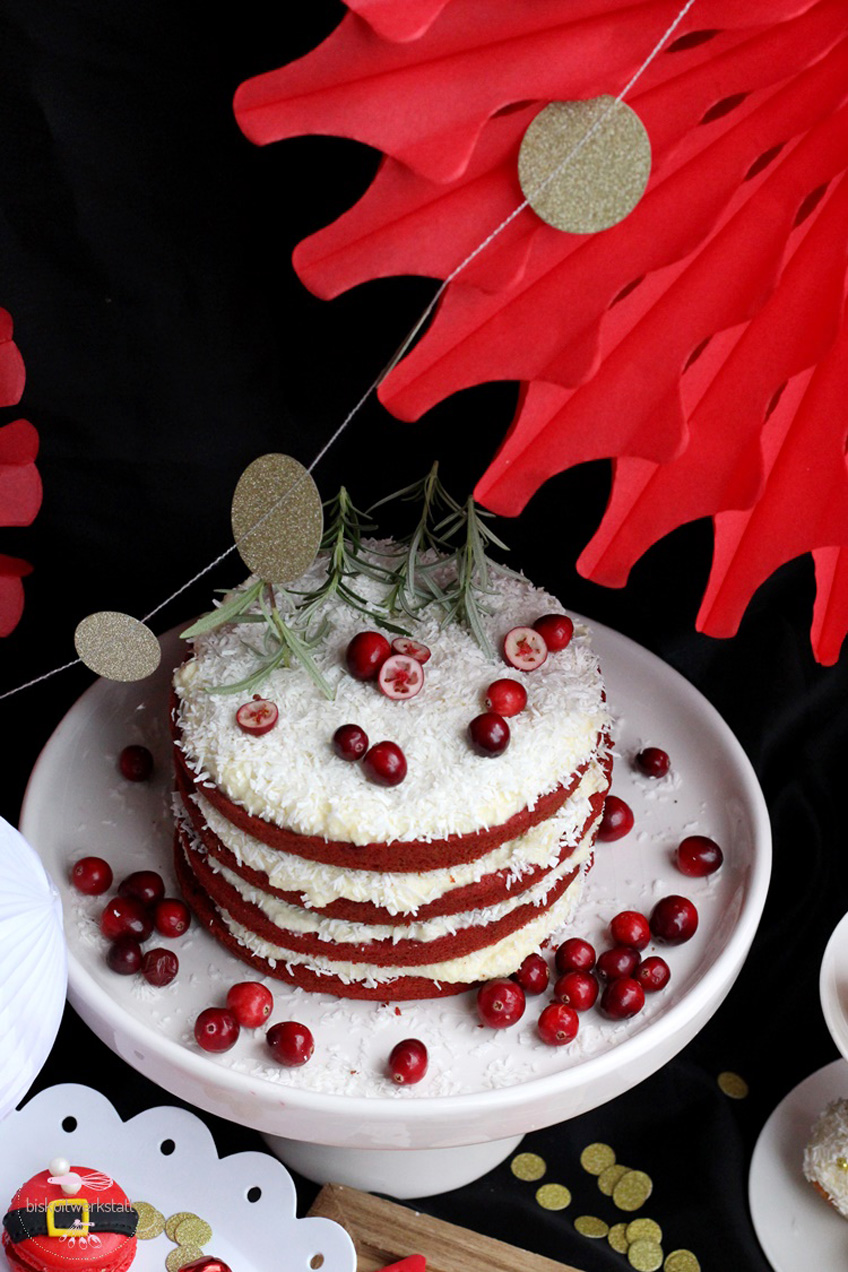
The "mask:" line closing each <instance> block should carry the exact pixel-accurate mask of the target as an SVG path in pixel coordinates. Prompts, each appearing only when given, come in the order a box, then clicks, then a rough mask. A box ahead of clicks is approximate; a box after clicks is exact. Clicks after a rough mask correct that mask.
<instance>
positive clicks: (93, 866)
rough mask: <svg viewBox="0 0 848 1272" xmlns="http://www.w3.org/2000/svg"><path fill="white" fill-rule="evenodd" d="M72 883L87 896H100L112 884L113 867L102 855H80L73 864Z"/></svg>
mask: <svg viewBox="0 0 848 1272" xmlns="http://www.w3.org/2000/svg"><path fill="white" fill-rule="evenodd" d="M71 883H72V884H73V885H74V887H75V888H76V890H77V892H82V893H83V894H84V895H85V896H87V897H99V896H100V895H101V894H102V893H104V892H108V891H109V889H110V888H111V886H112V867H111V866H110V865H109V862H108V861H104V860H103V858H102V857H80V859H79V861H75V862H74V864H73V865H72V866H71Z"/></svg>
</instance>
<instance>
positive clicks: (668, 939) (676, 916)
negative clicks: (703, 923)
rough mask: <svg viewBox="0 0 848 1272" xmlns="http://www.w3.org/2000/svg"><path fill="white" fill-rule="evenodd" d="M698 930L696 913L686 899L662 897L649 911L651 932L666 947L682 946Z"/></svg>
mask: <svg viewBox="0 0 848 1272" xmlns="http://www.w3.org/2000/svg"><path fill="white" fill-rule="evenodd" d="M697 930H698V911H697V910H696V909H695V906H694V905H693V904H692V902H691V901H690V900H689V899H688V897H678V896H670V897H663V898H662V900H661V901H658V902H657V904H656V905H655V906H654V908H653V910H652V911H651V931H652V933H653V934H654V936H655V937H656V939H657V940H658V941H663V942H664V943H665V944H666V945H682V944H683V942H684V941H688V940H691V938H692V937H693V936H694V935H695V933H696V931H697Z"/></svg>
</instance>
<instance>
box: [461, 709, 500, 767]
mask: <svg viewBox="0 0 848 1272" xmlns="http://www.w3.org/2000/svg"><path fill="white" fill-rule="evenodd" d="M509 737H510V734H509V725H508V724H507V722H506V720H504V718H503V716H499V715H498V714H497V712H495V711H484V712H483V714H482V715H478V716H475V717H474V719H473V720H472V721H471V722H470V723H469V725H468V738H469V741H470V742H471V746H472V749H473V750H474V751H475V752H476V753H477V755H488V756H492V757H494V756H496V755H503V753H504V751H505V750H506V748H507V747H508V746H509Z"/></svg>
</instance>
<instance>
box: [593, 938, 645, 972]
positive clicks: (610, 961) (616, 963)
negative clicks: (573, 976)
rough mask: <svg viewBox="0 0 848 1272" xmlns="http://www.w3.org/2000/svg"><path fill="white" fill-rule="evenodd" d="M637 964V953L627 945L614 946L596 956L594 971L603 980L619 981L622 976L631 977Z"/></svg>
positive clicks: (638, 960)
mask: <svg viewBox="0 0 848 1272" xmlns="http://www.w3.org/2000/svg"><path fill="white" fill-rule="evenodd" d="M639 962H640V959H639V954H638V952H637V951H636V950H634V949H631V947H630V946H629V945H614V946H613V947H612V949H609V950H604V951H603V953H602V954H599V955H598V962H597V964H596V967H595V970H596V972H597V973H598V975H599V976H603V978H604V980H608V981H609V980H620V979H621V977H622V976H632V975H633V973H634V972H635V971H636V968H637V967H638V966H639Z"/></svg>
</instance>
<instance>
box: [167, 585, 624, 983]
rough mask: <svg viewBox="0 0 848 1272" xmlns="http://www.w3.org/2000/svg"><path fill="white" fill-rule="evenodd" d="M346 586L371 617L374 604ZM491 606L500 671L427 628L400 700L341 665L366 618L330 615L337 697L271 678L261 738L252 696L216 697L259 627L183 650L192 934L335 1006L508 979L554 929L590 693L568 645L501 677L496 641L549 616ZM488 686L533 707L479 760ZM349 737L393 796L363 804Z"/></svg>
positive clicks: (179, 684)
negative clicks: (389, 770) (383, 753)
mask: <svg viewBox="0 0 848 1272" xmlns="http://www.w3.org/2000/svg"><path fill="white" fill-rule="evenodd" d="M325 569H326V566H325V565H323V564H322V563H320V562H319V563H316V566H315V567H314V568H313V571H311V572H310V576H309V577H307V578H306V579H305V580H303V582H302V584H298V585H297V587H298V588H300V587H302V588H303V589H307V588H309V587H314V586H315V584H316V582H318V581H320V578H321V575H322V571H324V570H325ZM356 582H357V588H358V590H359V592H360V594H362V595H365V596H366V598H367V599H368V600H369V601H371V602H372V603H373V605H374V606H375V608H376V607H377V606H378V605H379V603H380V600H381V599H382V596H381V585H380V584H379V583H378V582H376V581H374V580H371V579H369V578H367V577H364V576H360V577H358V578H357V580H356ZM490 586H491V591H490V592H488V593H487V595H486V603H487V606H488V609H489V610H490V613H489V614H488V615H486V616H485V618H484V620H483V621H484V624H485V628H486V631H487V635H488V637H489V641H490V643H491V647H492V648H494V649H495V650H496V651H497V653H496V655H495V657H492V655H491V653H489V654H487V653H486V652H485V651H484V649H482V648H481V647H480V646H479V645H478V644H477V642H476V641H475V640H474V639H473V638H472V637H471V635H470V634H469V633H468V632H467V631H466V630H465V629H464V628H463V627H461V626H459V625H457V624H451V625H450V626H447V627H442V626H441V625H440V616H439V615H438V613H435V612H434V613H433V614H432V616H428V614H427V612H426V611H425V612H424V615H423V616H422V618H421V619H420V620H419V621H418V622H416V624H415V632H414V637H415V640H416V641H418V642H420V643H422V644H423V645H424V646H426V648H427V649H428V650H429V652H430V657H429V658H428V659H427V661H426V662H424V663H423V664H422V665H421V671H422V672H423V685H422V686H421V688H420V691H419V692H417V693H416V694H415V696H412V697H408V698H405V699H402V700H399V699H396V698H393V697H391V696H388V695H387V694H386V693H385V692H383V691H382V690H381V688H380V684H379V683H378V681H377V680H361V679H358V678H356V677H355V676H354V675H352V674H350V672H349V670H348V669H347V666H346V658H345V653H346V650H347V647H348V645H349V643H350V641H351V640H352V638H353V637H354V636H356V635H357V633H359V632H361V631H363V630H365V629H368V630H374V631H379V629H380V624H379V619H378V618H375V619H374V621H371V620H370V619H369V618H368V617H367V616H364V615H363V614H362V613H360V612H358V611H357V610H355V609H352V608H351V607H349V606H347V605H345V604H342V603H340V602H335V603H334V602H328V603H326V604H325V606H324V609H323V612H322V617H324V618H326V619H327V620H328V626H329V634H328V635H326V636H325V637H324V638H323V640H322V641H320V642H319V643H318V645H317V646H316V647H315V648H314V650H313V656H314V659H315V662H316V664H317V666H318V668H319V669H320V672H321V674H322V676H323V677H324V680H325V681H326V682H328V684H329V686H330V687H331V689H332V691H333V694H334V696H333V698H332V699H330V698H328V697H326V696H325V695H324V694H322V692H321V690H320V688H319V687H317V686H316V684H315V683H314V680H313V679H312V678H310V676H309V675H308V674H307V672H306V670H305V669H304V668H303V667H302V666H300V665H299V664H298V663H297V662H293V664H292V665H291V666H289V667H278V668H277V669H275V670H273V671H271V672H270V673H269V675H268V676H267V678H266V680H265V681H264V682H263V684H262V685H261V694H262V698H263V700H267V701H268V702H270V703H273V704H274V706H275V707H276V709H277V711H278V713H279V715H278V718H277V719H276V723H275V724H274V726H273V727H272V728H270V729H269V730H268V731H267V732H264V733H260V734H250V733H247V732H245V731H244V730H243V728H242V727H240V725H239V723H238V722H237V719H236V715H237V712H238V709H239V707H240V706H242V705H244V704H245V703H246V702H249V701H250V699H251V696H252V695H251V694H249V693H244V694H243V695H236V696H235V697H234V696H233V695H231V694H228V693H223V692H220V690H221V689H222V688H226V687H227V686H229V685H231V684H233V683H234V682H237V681H239V680H241V679H243V678H245V677H247V676H249V675H250V674H251V672H252V671H253V670H255V667H256V663H257V659H258V657H260V656H261V653H262V643H261V636H260V635H259V634H258V633H259V632H260V631H261V625H260V624H239V625H235V626H234V625H227V626H222V627H219V628H218V629H217V630H215V631H213V632H211V633H209V634H208V635H205V636H202V637H199V638H197V639H196V640H195V644H194V652H193V655H192V657H191V658H190V659H189V660H188V661H187V662H186V663H184V664H183V665H182V666H181V667H180V668H179V669H178V671H177V673H176V675H175V678H174V691H175V702H174V709H173V723H174V736H175V742H176V756H177V762H176V774H177V790H176V795H175V809H176V840H175V852H176V862H177V872H178V876H179V878H180V882H181V884H182V887H183V890H184V892H185V894H186V896H187V898H188V900H189V902H190V903H191V905H192V906H193V908H194V910H195V912H196V913H197V915H198V917H199V918H200V920H201V922H203V923H204V924H205V925H206V926H207V927H208V928H209V929H210V931H211V932H212V933H213V934H214V935H215V936H216V938H217V939H218V940H220V941H221V942H222V943H223V944H224V945H226V946H227V947H228V948H229V949H230V950H232V951H233V952H234V953H236V954H237V955H238V956H239V957H240V958H242V959H244V960H245V962H247V963H249V964H250V965H251V966H253V967H254V968H256V969H257V970H258V971H260V972H263V973H266V974H268V975H270V976H274V977H277V978H279V979H283V980H289V981H292V982H294V983H297V984H300V985H303V986H305V987H307V988H309V989H315V990H320V991H324V992H329V993H334V994H338V995H341V996H345V997H357V998H361V997H365V998H374V999H379V1000H388V999H403V998H418V997H430V996H437V995H440V994H447V993H456V992H459V991H460V990H462V989H465V988H467V987H468V986H469V985H472V984H474V983H476V982H479V981H481V980H486V979H490V978H492V977H494V976H503V975H509V974H510V973H511V972H512V971H514V970H515V968H516V967H518V966H519V964H520V963H521V962H522V960H523V959H524V957H525V956H526V955H527V954H528V953H531V952H532V951H534V950H536V949H538V948H539V947H540V946H541V945H542V944H543V943H544V942H545V941H546V940H548V939H549V938H550V937H551V936H552V935H554V934H559V933H560V932H561V931H563V930H564V928H565V925H566V924H567V922H568V920H569V917H570V915H571V913H572V911H573V909H574V906H575V904H576V902H577V899H578V897H579V892H580V888H581V885H582V880H583V877H584V875H585V873H586V871H587V870H588V869H589V867H590V865H591V861H592V852H593V845H594V840H595V833H596V830H597V824H598V821H599V818H600V814H601V811H602V807H603V801H604V797H605V794H606V791H607V789H608V787H609V781H610V768H611V762H610V757H609V749H608V745H607V736H608V729H609V721H608V716H607V711H606V705H605V699H604V691H603V684H602V681H601V676H600V672H599V668H598V665H597V660H596V658H595V657H594V655H593V654H592V651H591V647H590V643H589V636H588V632H587V631H586V630H585V629H584V628H582V626H580V625H578V626H577V627H576V629H575V632H574V636H573V638H572V639H571V640H570V642H569V643H568V644H567V646H566V647H565V648H562V649H559V650H553V649H551V650H550V651H549V652H548V654H547V657H545V658H544V660H543V661H542V663H541V665H539V666H538V667H537V668H536V669H535V670H533V671H531V672H523V671H521V670H517V669H514V668H512V667H510V666H507V665H506V664H505V663H504V661H503V658H502V656H501V653H500V651H501V649H502V646H503V638H504V637H505V635H506V634H507V632H508V631H510V630H512V629H514V628H516V627H520V626H525V625H531V624H532V623H533V622H534V621H535V620H536V619H538V618H539V617H540V616H541V615H545V614H549V613H551V612H558V613H561V612H562V611H561V607H560V605H559V603H558V602H557V601H556V600H555V599H554V598H553V597H551V596H549V595H547V594H545V593H544V592H541V591H539V590H538V589H536V588H534V587H533V586H532V585H531V584H530V583H529V582H528V581H527V580H525V579H523V578H520V577H515V576H512V575H505V574H498V575H496V576H493V580H492V583H491V585H490ZM292 590H294V589H292ZM287 601H288V597H287V595H286V594H285V593H282V594H281V595H279V596H278V604H279V606H280V608H281V610H283V612H285V607H286V604H287ZM288 603H289V604H290V602H288ZM386 635H387V639H389V640H391V639H392V637H391V634H390V633H386ZM503 677H507V678H512V679H514V680H516V681H519V682H520V684H521V685H522V687H523V688H524V689H526V691H527V703H526V706H525V707H524V709H523V710H522V711H520V712H519V713H518V714H516V715H514V716H512V717H511V718H510V719H509V722H508V725H509V732H510V737H509V742H508V745H507V746H506V748H505V749H504V750H503V752H502V753H500V754H497V755H481V754H479V753H478V752H477V751H476V750H475V749H474V747H473V746H472V744H471V742H470V740H469V734H468V725H469V722H470V721H471V720H472V719H473V718H474V717H475V716H478V715H480V714H481V712H484V711H485V710H486V706H485V699H486V694H487V689H488V686H489V685H490V684H491V683H492V681H494V680H496V679H500V678H503ZM349 723H355V724H357V725H358V726H360V727H361V728H362V729H363V730H364V731H365V733H366V734H367V736H368V738H369V739H370V741H371V742H372V743H376V742H379V741H382V740H384V739H388V740H390V741H392V742H394V743H395V744H396V745H397V746H398V747H400V749H401V750H402V752H403V755H404V757H405V760H406V765H407V771H406V776H405V777H404V779H403V780H402V781H400V782H399V783H398V784H397V785H393V786H386V785H381V784H378V783H377V782H375V781H374V780H373V779H372V777H369V772H368V769H367V767H366V766H364V765H363V763H362V762H349V761H347V760H345V759H342V758H340V757H339V756H338V755H337V754H335V753H334V749H333V745H332V739H333V735H334V733H335V732H336V730H337V729H338V728H339V727H340V726H341V725H344V724H349Z"/></svg>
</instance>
